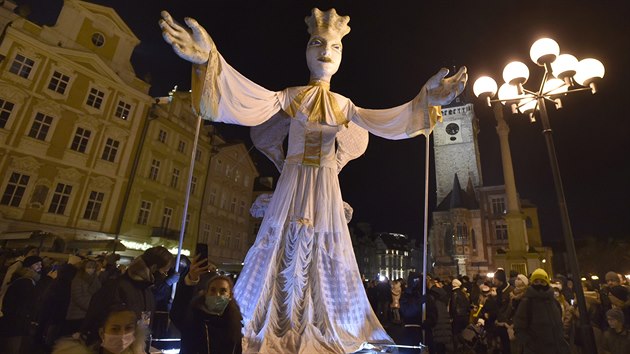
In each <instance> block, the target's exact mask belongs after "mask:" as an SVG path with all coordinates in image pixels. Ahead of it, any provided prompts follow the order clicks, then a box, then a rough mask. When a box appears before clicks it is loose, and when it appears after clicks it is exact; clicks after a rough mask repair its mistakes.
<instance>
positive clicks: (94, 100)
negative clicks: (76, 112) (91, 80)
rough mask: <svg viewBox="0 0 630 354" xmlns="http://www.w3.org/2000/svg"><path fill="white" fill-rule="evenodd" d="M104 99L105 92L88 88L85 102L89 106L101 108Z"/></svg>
mask: <svg viewBox="0 0 630 354" xmlns="http://www.w3.org/2000/svg"><path fill="white" fill-rule="evenodd" d="M104 99H105V92H103V91H100V90H98V89H96V88H94V87H92V88H90V93H89V94H88V97H87V101H86V102H85V103H86V104H87V105H88V106H90V107H94V108H96V109H101V106H102V105H103V100H104Z"/></svg>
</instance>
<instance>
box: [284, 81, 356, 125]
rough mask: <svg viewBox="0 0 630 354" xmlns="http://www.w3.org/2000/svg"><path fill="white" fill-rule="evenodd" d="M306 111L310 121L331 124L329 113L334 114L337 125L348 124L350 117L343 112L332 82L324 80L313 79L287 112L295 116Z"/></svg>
mask: <svg viewBox="0 0 630 354" xmlns="http://www.w3.org/2000/svg"><path fill="white" fill-rule="evenodd" d="M298 111H300V112H302V113H304V115H306V116H307V117H308V118H307V119H308V121H309V122H319V123H322V124H329V123H328V122H327V121H326V115H327V113H331V114H332V115H333V118H334V121H335V122H336V124H337V125H341V124H347V123H348V119H347V118H346V116H345V115H344V114H343V112H342V111H341V109H340V108H339V105H338V104H337V100H336V99H335V97H334V96H333V94H332V93H331V92H330V84H329V83H328V82H324V81H311V82H309V84H308V86H307V87H306V88H305V89H304V90H302V92H300V93H299V94H298V95H297V96H295V98H294V99H293V101H291V104H290V105H289V107H288V109H287V113H288V114H289V116H291V117H293V118H295V115H296V113H297V112H298Z"/></svg>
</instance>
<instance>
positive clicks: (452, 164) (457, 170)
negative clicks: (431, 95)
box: [433, 97, 483, 204]
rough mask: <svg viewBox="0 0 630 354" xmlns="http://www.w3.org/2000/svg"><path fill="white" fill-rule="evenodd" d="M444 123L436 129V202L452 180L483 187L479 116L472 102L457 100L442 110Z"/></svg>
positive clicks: (434, 134)
mask: <svg viewBox="0 0 630 354" xmlns="http://www.w3.org/2000/svg"><path fill="white" fill-rule="evenodd" d="M442 116H443V121H442V122H438V123H437V124H436V125H435V127H434V129H433V147H434V149H433V150H434V158H435V175H436V184H437V203H438V204H439V203H441V202H442V200H443V199H444V198H445V197H446V196H447V195H448V193H449V192H450V191H451V189H452V188H453V177H454V176H455V174H457V177H458V178H459V179H460V180H461V182H462V183H463V185H464V186H465V185H467V184H468V181H469V180H470V181H471V182H472V185H473V187H475V188H477V187H480V186H482V184H483V182H482V178H481V162H480V159H479V146H478V144H477V133H478V131H479V128H478V125H477V117H476V116H475V112H474V109H473V105H472V104H471V103H465V102H463V99H462V98H461V97H458V98H457V99H456V100H455V101H453V103H451V104H450V105H449V106H446V107H442Z"/></svg>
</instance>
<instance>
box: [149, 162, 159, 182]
mask: <svg viewBox="0 0 630 354" xmlns="http://www.w3.org/2000/svg"><path fill="white" fill-rule="evenodd" d="M159 173H160V160H156V159H153V161H151V169H150V170H149V179H150V180H152V181H157V178H158V174H159Z"/></svg>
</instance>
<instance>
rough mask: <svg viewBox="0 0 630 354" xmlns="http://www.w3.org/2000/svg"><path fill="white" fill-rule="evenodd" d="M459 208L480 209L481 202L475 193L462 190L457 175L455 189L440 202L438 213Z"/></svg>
mask: <svg viewBox="0 0 630 354" xmlns="http://www.w3.org/2000/svg"><path fill="white" fill-rule="evenodd" d="M457 208H462V209H468V210H475V209H479V202H478V201H477V198H476V197H475V195H474V192H473V191H465V190H463V189H462V187H461V185H460V184H459V178H457V174H455V177H454V179H453V189H452V190H451V191H450V192H449V193H448V194H447V195H446V197H444V199H443V200H442V201H441V202H440V204H439V205H438V207H437V208H436V211H448V210H451V209H457Z"/></svg>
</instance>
